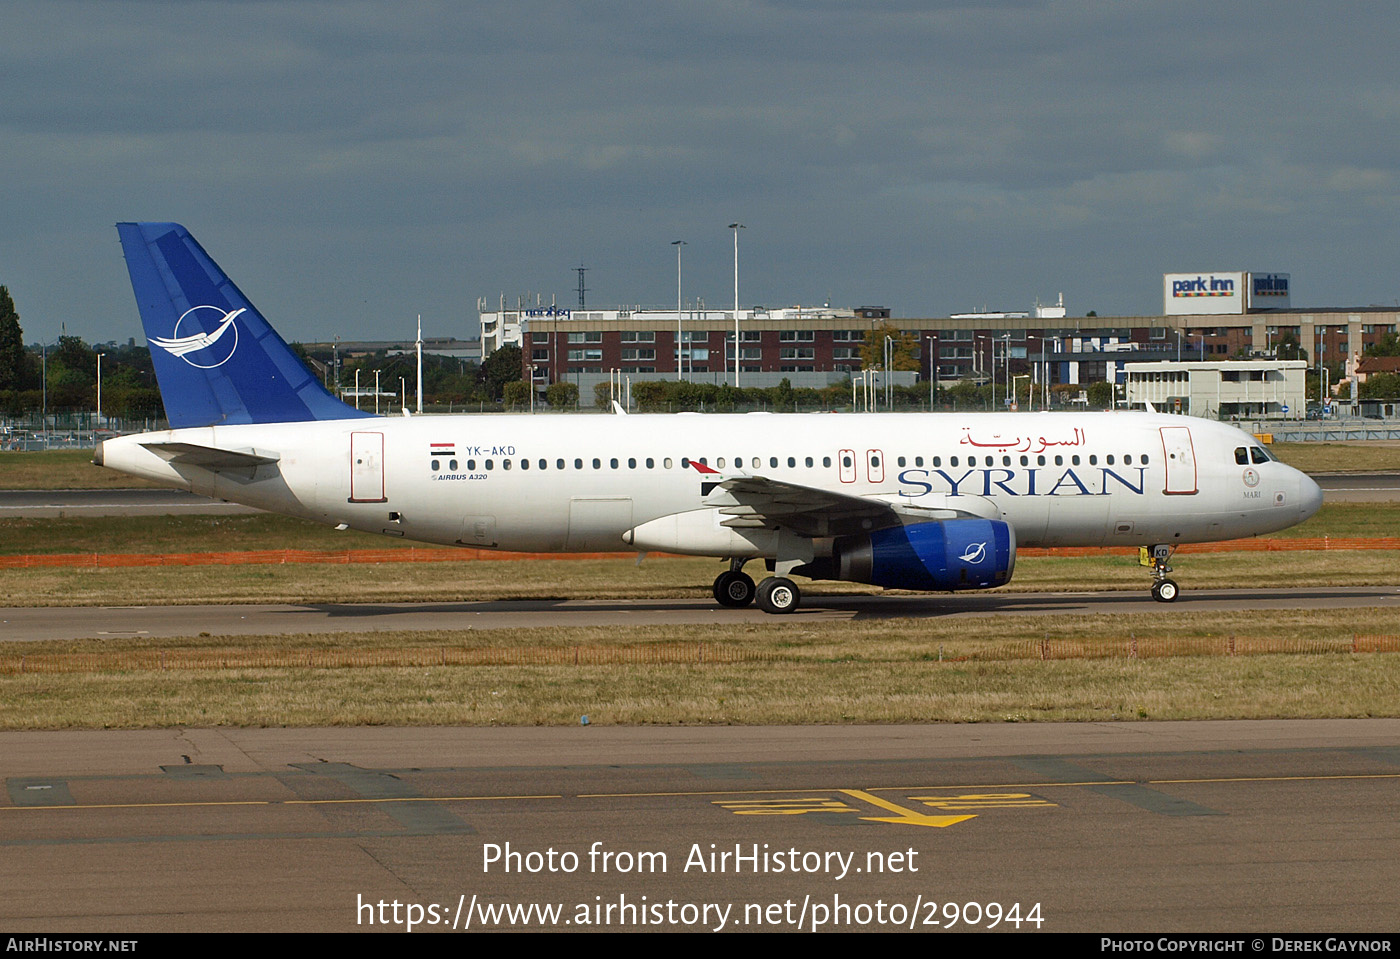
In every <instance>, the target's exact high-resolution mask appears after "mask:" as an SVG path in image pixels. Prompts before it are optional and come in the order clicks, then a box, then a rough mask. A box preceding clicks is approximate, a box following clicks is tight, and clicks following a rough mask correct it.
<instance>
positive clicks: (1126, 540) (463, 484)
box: [99, 413, 1321, 557]
mask: <svg viewBox="0 0 1400 959" xmlns="http://www.w3.org/2000/svg"><path fill="white" fill-rule="evenodd" d="M177 443H178V444H191V445H194V446H198V447H205V448H213V449H218V450H229V451H238V452H249V451H254V452H256V453H257V454H266V455H268V456H269V457H275V458H276V461H275V463H270V464H264V465H259V466H256V467H253V466H237V467H229V468H223V467H217V468H210V467H205V466H194V465H189V464H187V463H186V464H181V463H179V462H178V461H176V462H173V463H172V462H170V459H171V457H170V456H169V455H160V453H159V452H158V451H159V449H160V446H159V444H177ZM143 444H152V445H155V446H156V448H157V450H158V451H156V452H153V451H152V449H151V448H148V446H147V445H143ZM1258 449H1259V444H1258V442H1257V441H1256V440H1254V438H1253V437H1251V436H1249V435H1248V434H1245V433H1242V432H1240V431H1239V430H1236V429H1234V428H1232V427H1229V426H1226V425H1223V424H1219V423H1214V422H1211V421H1207V420H1202V419H1196V418H1191V417H1183V416H1166V415H1157V414H1147V413H991V414H956V413H935V414H912V413H911V414H762V413H756V414H739V415H716V414H707V415H700V414H668V415H628V416H620V415H611V416H601V415H600V416H591V415H569V416H565V415H537V416H493V415H472V416H465V415H463V416H415V417H385V418H374V419H356V420H335V421H317V422H306V423H277V424H265V425H248V426H217V427H204V428H198V429H182V430H171V431H166V432H163V433H148V434H141V435H136V436H124V437H119V438H116V439H112V440H107V441H106V442H105V444H104V446H103V449H102V451H101V452H100V453H99V461H100V462H101V463H102V464H103V465H105V466H109V467H112V468H114V469H118V470H121V471H124V472H127V473H131V474H134V475H137V476H142V477H145V478H148V479H153V480H156V481H158V482H162V483H166V484H169V485H172V486H177V487H182V488H187V489H190V490H193V491H194V492H196V493H200V494H204V495H207V496H212V497H216V498H219V499H225V500H230V501H233V502H238V503H245V504H248V505H250V506H256V507H259V508H262V509H266V510H270V511H273V512H278V513H286V514H290V515H294V516H300V517H303V518H305V519H309V520H314V521H318V522H325V523H329V524H332V525H339V524H344V525H346V526H348V527H351V528H354V529H360V530H366V531H370V532H376V533H386V534H389V535H393V536H403V537H406V538H408V539H413V540H420V541H424V542H431V543H444V544H458V545H467V546H477V547H484V548H495V549H502V550H525V551H538V552H570V551H600V550H624V549H628V548H635V549H669V550H673V551H677V552H689V553H696V554H701V555H716V556H730V557H734V556H739V557H759V556H770V557H771V556H772V555H774V551H775V548H776V547H775V542H776V540H775V536H776V534H773V533H771V532H770V531H767V530H761V529H760V530H731V529H728V528H727V527H721V526H720V525H719V523H720V519H721V517H720V516H719V514H718V511H717V510H716V508H715V507H714V506H712V505H707V503H706V502H705V501H706V498H707V495H708V494H709V493H710V492H711V491H712V490H713V486H714V481H719V480H723V479H726V478H729V477H734V476H760V477H765V478H768V479H770V480H775V481H780V482H783V483H789V484H794V485H799V486H803V487H810V488H815V489H822V490H831V491H835V492H839V493H841V494H843V495H847V496H857V497H870V498H876V499H880V500H883V501H885V502H889V503H892V504H896V505H897V506H900V507H905V508H907V509H912V510H915V511H917V510H921V509H923V510H928V511H930V512H929V513H928V514H927V515H929V516H930V517H931V518H936V517H940V516H948V515H952V513H957V514H959V515H974V516H981V517H984V518H987V519H1001V520H1004V521H1006V522H1007V523H1009V524H1010V525H1011V526H1012V527H1014V529H1015V536H1016V542H1017V543H1018V544H1019V545H1020V546H1111V545H1150V544H1162V543H1164V544H1178V543H1189V542H1203V541H1212V540H1224V539H1233V538H1237V537H1243V536H1251V535H1255V534H1259V533H1266V532H1271V531H1274V530H1279V529H1283V528H1286V527H1288V526H1292V525H1294V524H1296V523H1299V522H1301V521H1302V520H1304V519H1306V518H1307V517H1309V516H1311V515H1312V514H1313V513H1314V512H1315V511H1316V510H1317V508H1318V506H1319V505H1320V503H1321V492H1320V491H1319V490H1318V487H1317V485H1316V484H1315V483H1313V482H1312V480H1311V479H1309V478H1308V477H1307V476H1305V475H1304V474H1302V473H1300V472H1298V471H1297V470H1295V469H1292V468H1291V467H1288V466H1285V465H1284V464H1282V463H1279V462H1277V461H1274V460H1271V459H1267V458H1265V457H1264V456H1263V455H1262V453H1260V452H1256V451H1257V450H1258ZM1240 450H1245V451H1246V452H1245V453H1244V459H1245V460H1246V462H1244V463H1241V462H1239V458H1240V455H1241V454H1240V453H1239V452H1238V451H1240ZM690 461H700V462H702V463H703V464H704V466H705V470H706V471H701V470H697V469H696V468H695V467H694V466H693V465H689V462H690ZM708 471H713V472H708ZM699 511H704V512H699ZM675 516H683V517H684V518H683V521H680V522H669V521H668V522H665V523H661V524H659V526H658V524H656V523H655V522H654V521H657V520H660V519H663V518H667V517H675ZM647 524H651V525H650V526H647ZM639 527H647V530H650V531H655V530H657V529H658V528H659V529H660V530H661V532H659V533H658V532H651V533H648V532H646V531H643V532H642V534H640V535H639V536H634V535H632V534H631V531H633V530H635V529H637V528H639Z"/></svg>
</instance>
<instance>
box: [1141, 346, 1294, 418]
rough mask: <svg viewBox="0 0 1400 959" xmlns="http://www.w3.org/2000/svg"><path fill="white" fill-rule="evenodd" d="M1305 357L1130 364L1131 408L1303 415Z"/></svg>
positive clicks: (1209, 414) (1214, 413) (1259, 415)
mask: <svg viewBox="0 0 1400 959" xmlns="http://www.w3.org/2000/svg"><path fill="white" fill-rule="evenodd" d="M1307 368H1308V364H1307V361H1306V360H1276V359H1257V360H1227V361H1225V362H1211V361H1201V360H1182V361H1181V362H1176V361H1174V360H1169V361H1166V362H1158V363H1128V364H1127V368H1126V373H1127V379H1126V383H1125V389H1126V394H1127V402H1128V405H1129V406H1134V407H1136V406H1142V405H1147V406H1151V407H1152V408H1153V409H1156V410H1159V411H1161V412H1165V413H1185V414H1187V415H1189V416H1203V417H1208V418H1211V419H1270V418H1279V417H1282V418H1285V419H1302V418H1303V416H1304V413H1305V406H1306V402H1307V401H1306V392H1305V389H1304V379H1305V377H1304V374H1305V373H1306V372H1307Z"/></svg>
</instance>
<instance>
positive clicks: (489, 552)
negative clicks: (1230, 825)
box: [0, 536, 1400, 569]
mask: <svg viewBox="0 0 1400 959" xmlns="http://www.w3.org/2000/svg"><path fill="white" fill-rule="evenodd" d="M1337 549H1342V550H1364V549H1382V550H1384V549H1393V550H1400V537H1395V536H1384V537H1351V538H1342V537H1336V536H1321V537H1314V538H1300V539H1235V540H1228V541H1226V542H1223V543H1187V544H1184V545H1182V546H1181V547H1180V548H1179V552H1181V553H1244V552H1270V553H1272V552H1295V551H1315V550H1337ZM1016 552H1017V555H1018V556H1104V555H1115V556H1135V555H1137V547H1135V546H1131V547H1130V546H1051V547H1045V548H1040V547H1026V548H1023V549H1019V550H1017V551H1016ZM635 555H636V554H635V553H513V552H506V551H504V550H494V549H475V548H465V549H453V548H450V547H433V546H407V547H402V548H399V549H339V550H321V549H260V550H240V551H238V552H231V553H51V554H43V553H29V554H24V555H20V556H0V569H27V568H31V567H43V566H57V567H81V566H88V567H96V568H99V569H102V568H109V567H121V566H243V565H262V566H268V565H272V566H278V565H286V564H292V563H344V564H350V563H460V562H472V561H475V560H497V561H503V560H535V559H565V560H567V559H628V558H631V557H632V556H635ZM648 558H659V559H675V558H678V557H676V556H675V555H674V554H671V553H649V554H648Z"/></svg>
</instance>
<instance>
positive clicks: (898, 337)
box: [860, 323, 919, 370]
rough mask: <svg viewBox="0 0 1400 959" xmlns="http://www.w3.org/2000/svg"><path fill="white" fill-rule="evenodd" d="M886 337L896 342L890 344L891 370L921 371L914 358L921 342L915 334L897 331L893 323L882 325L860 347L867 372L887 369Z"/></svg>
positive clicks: (861, 359) (872, 331)
mask: <svg viewBox="0 0 1400 959" xmlns="http://www.w3.org/2000/svg"><path fill="white" fill-rule="evenodd" d="M885 337H889V338H890V339H891V340H893V341H894V342H893V343H891V344H890V369H892V370H917V369H919V361H918V359H916V358H915V356H914V351H915V350H916V349H918V348H919V341H918V340H916V339H915V338H914V334H913V333H908V332H905V331H903V330H899V329H896V328H895V326H894V325H893V324H892V323H882V324H880V325H879V326H877V327H875V328H874V329H873V330H871V331H870V332H869V333H867V334H865V342H864V343H862V344H861V347H860V363H861V366H863V367H865V368H866V369H867V370H883V369H884V368H885Z"/></svg>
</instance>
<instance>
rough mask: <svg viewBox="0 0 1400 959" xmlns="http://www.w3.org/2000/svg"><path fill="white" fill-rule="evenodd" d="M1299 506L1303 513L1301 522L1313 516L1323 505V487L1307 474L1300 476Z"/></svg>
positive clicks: (1300, 474)
mask: <svg viewBox="0 0 1400 959" xmlns="http://www.w3.org/2000/svg"><path fill="white" fill-rule="evenodd" d="M1298 504H1299V507H1298V508H1299V510H1300V511H1301V512H1302V516H1301V519H1300V521H1301V520H1302V519H1307V518H1308V517H1309V516H1312V514H1314V513H1316V512H1317V510H1318V507H1320V506H1321V505H1322V487H1321V486H1318V485H1317V483H1315V482H1314V481H1313V478H1312V477H1311V476H1309V475H1308V474H1306V473H1299V474H1298Z"/></svg>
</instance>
